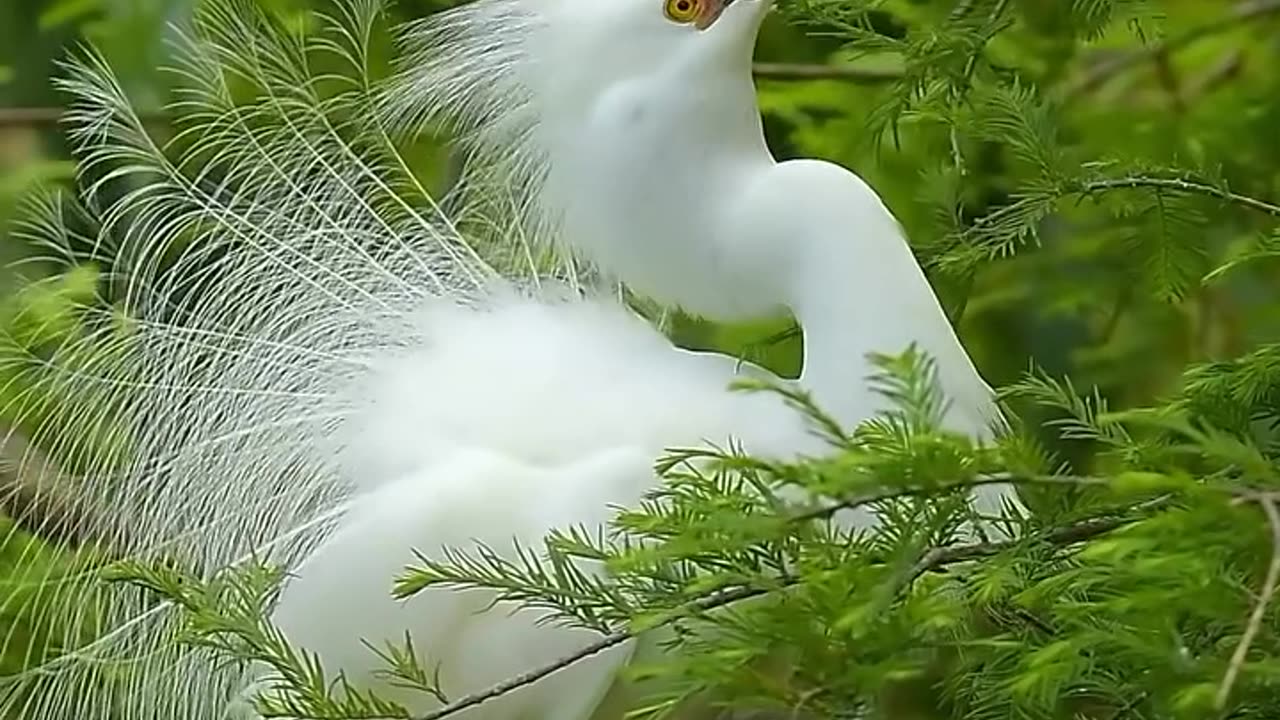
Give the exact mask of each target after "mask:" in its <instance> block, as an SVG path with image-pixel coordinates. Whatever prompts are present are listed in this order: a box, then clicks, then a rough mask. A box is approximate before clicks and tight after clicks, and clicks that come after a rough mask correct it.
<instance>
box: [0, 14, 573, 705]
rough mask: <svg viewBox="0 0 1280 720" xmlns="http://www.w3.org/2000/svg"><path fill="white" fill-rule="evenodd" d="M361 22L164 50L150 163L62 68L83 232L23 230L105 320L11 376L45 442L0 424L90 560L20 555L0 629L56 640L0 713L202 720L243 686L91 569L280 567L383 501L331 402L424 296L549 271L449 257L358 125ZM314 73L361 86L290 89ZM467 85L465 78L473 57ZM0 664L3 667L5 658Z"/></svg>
mask: <svg viewBox="0 0 1280 720" xmlns="http://www.w3.org/2000/svg"><path fill="white" fill-rule="evenodd" d="M504 7H507V9H511V8H514V7H515V6H514V5H512V6H504ZM379 12H380V8H379V7H378V3H377V2H375V1H374V0H357V1H355V2H348V3H346V4H345V5H344V6H343V10H342V13H341V15H340V16H338V17H336V18H331V19H327V20H326V25H325V31H324V32H322V33H320V34H319V35H318V36H315V37H313V38H311V39H305V40H304V39H303V38H301V37H299V36H296V35H294V34H292V33H290V32H289V31H287V30H285V29H282V28H281V27H279V26H276V25H274V24H272V23H271V21H270V20H269V19H268V18H266V17H265V16H263V15H262V14H261V13H260V11H258V10H257V9H256V8H255V6H253V5H252V4H250V3H246V2H238V1H236V0H222V1H219V2H211V3H208V4H207V5H206V7H205V8H204V9H203V10H202V12H201V13H200V14H199V15H198V17H197V18H196V19H195V21H194V23H193V26H192V28H191V30H190V31H189V32H188V33H186V34H185V35H184V36H183V39H182V43H181V47H180V53H179V55H180V59H181V64H180V65H179V66H178V67H177V68H176V70H177V73H178V76H179V78H180V80H181V81H182V85H183V89H182V92H181V94H180V97H179V101H178V103H177V104H176V106H175V108H174V109H175V111H177V112H180V114H181V116H182V118H183V123H182V124H181V125H180V126H178V132H177V133H176V134H175V136H174V137H173V139H172V140H171V142H170V143H169V144H168V145H167V146H161V145H160V144H158V143H157V142H156V141H155V140H154V139H153V138H152V136H151V135H150V134H149V133H148V131H147V129H146V128H145V127H144V125H143V122H142V120H141V119H140V118H139V116H138V115H137V113H136V112H135V111H134V110H133V108H132V106H131V104H130V102H129V100H128V99H127V98H126V96H125V93H124V91H123V90H122V88H121V86H120V85H119V83H118V82H117V81H116V80H115V78H114V77H113V75H112V74H111V71H110V69H109V68H108V67H107V65H106V63H105V62H104V61H103V60H102V59H101V58H100V57H98V56H96V55H94V54H92V53H89V54H88V55H87V56H86V57H85V58H84V59H83V60H81V61H79V62H76V63H73V64H70V65H69V66H68V70H69V75H68V77H67V79H66V80H65V81H64V82H63V88H64V89H65V90H66V91H67V92H68V93H69V94H70V96H71V97H72V99H73V103H72V111H71V113H70V127H71V134H72V137H73V138H74V139H75V141H76V143H77V146H78V151H79V157H80V160H81V167H82V175H81V181H82V186H83V188H84V190H83V193H82V197H81V200H82V201H83V204H84V206H85V208H86V209H87V213H86V214H85V216H86V217H87V218H89V219H91V220H93V222H94V224H95V225H94V228H93V229H92V231H86V230H84V229H83V228H80V227H76V226H75V224H74V223H71V222H69V218H68V216H67V215H66V208H67V204H65V203H62V202H59V201H57V200H56V199H55V200H45V201H43V202H41V203H38V204H37V206H36V209H37V210H38V211H40V212H39V213H38V214H36V215H35V216H33V220H32V222H31V223H30V224H29V225H28V226H27V231H28V234H29V235H30V236H31V237H32V238H33V239H34V240H35V241H36V242H37V243H38V244H41V245H40V246H41V247H43V248H44V250H45V253H44V255H43V257H44V258H45V259H52V260H56V261H70V260H75V261H82V260H85V259H91V260H94V261H97V262H100V263H105V265H106V266H105V267H104V268H103V270H104V278H105V281H106V283H105V285H106V287H107V288H108V289H109V290H110V295H111V297H112V298H113V299H114V301H115V302H116V304H117V305H118V306H119V307H120V308H121V309H123V311H124V312H123V313H116V312H115V308H110V307H105V306H103V305H98V306H95V307H92V308H85V309H83V318H82V319H83V323H84V326H85V328H86V330H85V331H84V332H83V333H81V334H79V335H78V336H76V337H74V338H70V339H67V340H65V342H64V343H63V344H62V345H61V346H60V347H58V348H57V349H56V350H55V351H54V352H52V353H51V354H49V355H48V356H47V357H34V356H33V357H27V358H22V361H23V362H24V363H25V365H24V367H27V370H26V371H24V375H23V377H24V378H25V381H29V382H30V383H31V384H32V387H35V388H37V389H38V390H39V394H41V396H42V397H45V396H47V397H54V398H56V399H57V404H59V407H61V408H63V409H62V410H61V411H60V412H57V413H52V414H49V413H46V415H48V417H45V418H43V419H41V418H38V417H36V415H35V409H34V408H35V407H36V405H37V404H38V403H37V402H36V401H35V400H31V402H30V403H27V404H23V405H20V406H13V407H8V408H5V410H6V411H7V412H8V413H9V414H10V415H11V416H13V415H16V416H18V417H20V418H22V419H23V420H24V421H25V422H24V423H23V424H25V425H26V426H28V427H29V429H30V431H31V434H32V438H33V440H34V441H35V442H36V443H37V444H40V445H42V446H43V447H44V448H45V449H46V450H47V451H48V453H49V455H50V456H51V457H53V458H55V459H57V460H58V461H59V462H60V463H62V464H63V466H64V468H67V469H68V470H67V471H68V473H70V474H71V475H73V478H72V482H73V483H74V484H73V487H74V496H75V497H74V501H75V502H74V505H75V507H76V508H79V509H80V510H82V511H83V512H82V513H80V514H79V515H78V517H79V518H80V519H79V522H80V523H81V524H82V525H84V527H83V528H82V530H83V531H84V533H85V534H86V535H87V536H89V537H92V538H93V539H94V540H96V541H97V548H98V549H97V550H93V549H84V550H82V551H81V553H80V554H79V555H74V554H72V553H71V551H70V550H71V549H70V548H66V550H67V552H66V553H64V556H65V557H67V558H71V557H80V558H82V560H83V561H82V562H79V563H75V562H71V561H69V560H59V561H57V562H54V561H52V560H50V558H49V557H48V555H49V554H48V553H47V552H43V551H39V552H38V551H36V550H31V551H29V552H28V553H27V554H24V555H23V557H22V559H21V562H20V565H19V568H18V571H17V572H15V574H14V576H13V577H11V578H10V582H12V583H17V584H22V585H23V586H24V587H25V588H28V590H27V591H26V592H24V593H21V594H19V593H11V594H10V595H8V596H7V597H6V599H5V600H4V602H5V606H4V608H3V609H4V610H6V611H9V612H17V611H19V610H23V609H26V610H28V611H29V610H30V607H32V606H33V605H35V606H38V607H40V608H43V609H44V612H45V613H46V614H47V615H48V616H49V617H48V618H47V619H48V620H49V625H48V626H47V627H44V628H43V629H42V630H43V632H42V634H40V635H39V637H42V638H44V639H43V641H30V642H28V645H29V647H28V648H26V649H27V650H29V653H28V659H29V663H28V664H29V667H28V668H27V669H25V670H23V671H22V672H20V673H18V674H16V675H12V676H9V677H7V678H4V680H3V685H2V686H0V689H2V691H3V695H0V715H4V716H5V717H18V718H32V719H36V718H39V719H40V720H62V719H64V718H65V719H67V720H71V719H74V720H93V719H95V718H103V719H105V718H128V719H130V720H132V719H133V718H183V719H184V720H197V719H198V718H202V717H215V716H219V715H220V713H221V712H222V708H221V707H220V706H219V703H218V702H217V700H218V699H219V698H228V697H231V696H233V695H234V693H235V692H236V687H237V683H239V682H240V678H239V675H238V674H237V673H236V672H235V671H234V670H233V669H229V668H226V669H222V670H218V669H216V668H215V666H214V665H213V664H211V662H210V657H209V656H208V655H207V654H206V653H204V652H201V651H194V650H189V649H180V648H179V647H178V646H177V645H176V644H174V643H173V642H172V637H171V635H172V631H173V630H174V627H175V625H174V612H173V609H172V608H169V607H167V606H165V605H164V604H161V603H158V602H157V601H156V600H155V599H154V598H152V597H149V596H147V595H145V594H144V593H142V592H141V591H139V590H136V589H132V588H127V587H122V586H112V587H107V588H104V587H102V586H101V585H100V584H99V582H98V578H97V576H96V574H95V573H94V571H93V567H94V566H95V563H97V562H98V561H100V560H102V559H103V558H102V557H101V556H102V555H106V556H107V557H106V559H110V558H111V557H113V556H119V555H127V556H129V557H131V558H134V559H140V560H143V561H147V560H160V559H166V560H169V561H176V562H178V563H180V564H181V565H182V566H184V567H186V568H188V569H192V570H194V571H196V572H200V573H204V574H208V573H212V572H214V571H217V570H218V569H221V568H225V567H228V566H231V565H234V564H235V563H238V562H242V561H244V560H246V559H247V558H249V557H251V556H256V557H259V558H261V559H266V560H268V561H271V562H276V563H281V564H283V565H284V566H285V567H289V566H291V565H293V564H295V563H296V562H297V561H298V560H299V559H300V558H302V557H303V556H304V555H305V554H306V552H307V551H308V550H309V549H311V548H313V547H315V546H316V544H317V542H319V541H320V540H321V539H323V538H324V536H325V533H326V532H327V531H328V530H329V529H330V528H331V527H332V526H333V520H334V518H335V517H337V516H338V515H339V514H340V513H341V511H342V509H343V507H344V505H345V503H346V502H347V501H348V499H349V498H350V497H351V496H352V494H353V493H354V492H356V491H357V490H359V489H360V488H359V487H358V486H359V485H360V484H361V483H370V484H372V483H376V482H378V481H379V478H378V477H361V478H357V479H353V478H352V477H351V476H350V475H349V474H344V473H343V472H341V468H339V467H337V465H338V462H339V461H337V460H335V458H340V457H341V454H342V450H343V443H344V442H346V438H347V437H348V436H347V435H345V434H344V429H343V421H344V418H347V417H348V416H349V410H350V407H349V404H348V398H349V395H347V394H344V389H345V388H348V387H350V386H351V385H352V384H353V383H356V382H357V381H358V379H359V378H360V377H361V376H362V373H365V372H366V371H367V369H368V367H369V359H370V358H371V357H374V356H375V355H377V354H382V353H394V351H395V350H396V348H398V347H401V346H403V344H404V343H405V342H407V339H406V338H408V337H409V336H410V335H412V333H411V332H409V328H408V326H407V323H408V320H407V319H406V318H407V316H408V315H409V314H410V313H411V312H412V311H413V310H415V309H416V308H418V307H420V306H421V305H422V304H423V303H424V302H427V301H430V300H431V299H433V298H434V299H446V300H448V301H450V302H461V303H468V302H474V301H476V300H477V299H479V298H482V297H484V296H485V295H486V293H491V292H492V289H493V287H494V286H495V285H497V286H501V287H505V288H507V289H508V290H510V291H512V292H520V291H521V290H520V289H519V288H522V287H531V286H533V285H536V280H537V278H538V277H540V276H541V275H542V274H547V272H550V274H552V275H555V274H556V273H557V272H558V270H557V268H555V267H551V268H549V269H548V268H547V267H544V266H543V265H540V263H543V259H542V258H543V256H542V255H541V254H539V251H537V250H536V249H533V248H530V247H529V246H527V245H522V244H521V243H520V242H519V241H520V239H521V237H523V236H521V235H518V234H513V233H511V232H508V230H509V228H508V227H507V226H498V227H493V228H487V232H486V233H485V234H486V235H488V236H492V237H503V238H504V239H505V243H506V244H494V243H488V244H486V243H483V242H468V240H467V239H466V237H465V235H464V233H463V231H462V230H460V229H459V227H458V226H457V225H456V224H455V223H454V222H453V221H451V220H450V218H448V217H447V216H445V215H444V214H443V213H442V212H440V209H439V207H438V206H437V205H436V203H435V202H434V201H433V200H432V198H431V197H430V195H429V194H428V193H426V192H425V191H424V190H423V188H422V187H421V186H420V185H419V184H418V183H417V181H416V180H415V179H414V178H413V177H412V175H410V174H409V173H408V172H407V170H406V168H407V165H408V164H407V162H406V161H404V160H403V158H401V157H400V156H399V155H398V154H397V152H396V149H395V147H394V146H393V145H392V144H391V142H390V141H389V140H388V135H387V134H386V133H385V132H384V131H383V129H382V128H380V127H378V126H377V124H376V123H374V122H370V118H374V117H376V116H377V115H378V114H379V113H375V112H371V111H370V105H369V103H370V101H371V99H370V86H369V84H368V83H367V81H366V80H365V71H366V69H367V66H368V47H367V43H368V41H369V38H370V35H371V32H372V28H373V27H374V24H375V23H376V21H377V17H378V14H379ZM321 61H324V62H329V63H333V62H335V61H336V62H337V63H339V64H344V65H346V66H347V69H349V70H352V71H353V72H352V73H351V74H352V75H354V76H355V77H356V78H358V80H356V81H352V80H349V79H346V80H344V79H342V78H341V76H339V75H336V74H325V75H323V76H322V75H320V74H318V73H313V72H311V71H310V70H309V68H310V67H311V66H312V64H313V63H319V62H321ZM471 61H472V62H473V63H476V65H475V72H476V73H479V72H480V71H481V68H480V65H481V64H488V62H489V59H487V58H471ZM322 81H323V82H322ZM419 81H421V78H419ZM246 88H247V89H249V90H251V91H252V94H253V99H252V100H251V101H250V102H248V103H246V102H245V101H244V95H245V92H246ZM524 130H525V129H523V128H518V127H512V128H510V130H509V133H519V132H522V131H524ZM507 137H511V135H507ZM512 158H513V161H514V162H516V163H527V164H528V165H529V166H530V167H534V166H536V162H531V161H529V160H528V159H527V158H523V157H520V156H519V155H518V154H517V155H513V156H512ZM511 202H512V203H513V204H519V203H520V202H521V201H520V200H519V199H512V200H511ZM481 227H482V226H481ZM512 240H515V242H514V243H513V242H512ZM513 248H514V249H513ZM504 277H505V278H516V279H517V281H516V282H512V281H511V280H509V279H504ZM421 340H422V339H421V338H416V339H415V341H421ZM28 366H29V367H28ZM17 397H20V398H24V397H27V396H26V395H18V396H17ZM68 428H71V429H72V430H73V431H68ZM65 480H66V478H62V479H60V480H58V481H57V482H58V487H59V488H61V490H62V491H65V489H66V487H67V486H66V483H65ZM40 482H41V483H44V484H45V487H46V489H48V490H50V491H52V488H53V487H54V486H53V483H54V482H55V481H54V479H53V478H45V479H43V480H40ZM19 532H20V531H18V530H16V529H15V530H13V533H12V534H11V536H10V537H9V538H8V541H9V542H18V541H19V537H18V533H19ZM38 545H39V543H33V544H32V547H33V548H34V547H37V546H38ZM30 588H34V589H35V590H34V592H33V591H31V590H30ZM19 605H21V607H19ZM5 640H6V644H7V645H9V646H10V649H11V650H12V649H13V647H14V646H15V644H16V643H18V642H19V641H20V640H21V639H20V638H18V637H16V636H15V637H10V638H6V639H5Z"/></svg>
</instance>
